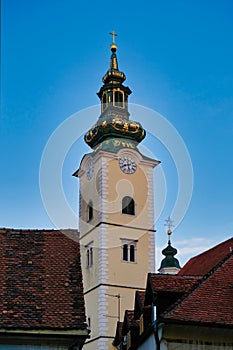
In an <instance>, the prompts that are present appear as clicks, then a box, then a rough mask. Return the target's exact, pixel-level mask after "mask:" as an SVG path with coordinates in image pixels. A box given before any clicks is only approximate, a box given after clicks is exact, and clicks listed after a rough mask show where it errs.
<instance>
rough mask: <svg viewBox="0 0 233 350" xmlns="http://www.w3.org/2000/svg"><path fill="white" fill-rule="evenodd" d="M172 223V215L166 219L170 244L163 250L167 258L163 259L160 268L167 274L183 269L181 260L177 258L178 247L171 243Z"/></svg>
mask: <svg viewBox="0 0 233 350" xmlns="http://www.w3.org/2000/svg"><path fill="white" fill-rule="evenodd" d="M172 223H173V221H172V220H171V218H170V216H169V218H168V219H167V220H166V226H167V235H168V245H167V247H166V248H165V249H163V250H162V254H163V255H164V256H165V258H164V259H163V260H162V261H161V265H160V268H159V270H158V271H159V272H160V273H166V274H172V275H173V274H176V273H178V272H179V270H180V269H181V267H180V263H179V260H178V259H176V258H175V255H176V254H177V249H176V248H173V247H172V245H171V240H170V237H171V234H172V230H171V228H172V226H173V225H172Z"/></svg>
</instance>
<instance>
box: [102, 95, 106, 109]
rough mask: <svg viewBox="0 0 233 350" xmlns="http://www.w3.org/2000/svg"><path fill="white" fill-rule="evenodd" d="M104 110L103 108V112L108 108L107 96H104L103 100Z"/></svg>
mask: <svg viewBox="0 0 233 350" xmlns="http://www.w3.org/2000/svg"><path fill="white" fill-rule="evenodd" d="M102 103H103V105H102V108H103V111H104V110H105V108H106V107H107V95H106V94H103V99H102Z"/></svg>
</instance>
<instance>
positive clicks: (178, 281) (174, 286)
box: [149, 273, 199, 293]
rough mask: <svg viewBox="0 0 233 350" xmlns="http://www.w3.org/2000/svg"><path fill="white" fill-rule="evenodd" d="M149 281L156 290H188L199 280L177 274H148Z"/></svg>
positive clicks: (181, 291)
mask: <svg viewBox="0 0 233 350" xmlns="http://www.w3.org/2000/svg"><path fill="white" fill-rule="evenodd" d="M149 279H150V283H151V285H152V288H153V290H154V291H156V292H173V293H174V292H175V293H184V292H188V291H189V290H190V289H191V288H192V287H193V285H194V284H195V283H196V282H197V281H198V280H199V278H198V277H194V276H186V277H184V276H178V275H168V274H167V275H160V274H155V273H151V274H149Z"/></svg>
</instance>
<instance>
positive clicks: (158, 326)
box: [154, 320, 164, 350]
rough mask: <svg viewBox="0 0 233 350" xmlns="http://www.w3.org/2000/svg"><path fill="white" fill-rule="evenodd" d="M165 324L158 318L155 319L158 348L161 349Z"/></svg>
mask: <svg viewBox="0 0 233 350" xmlns="http://www.w3.org/2000/svg"><path fill="white" fill-rule="evenodd" d="M163 325H164V323H160V322H159V321H158V320H156V321H154V337H155V342H156V350H160V343H161V340H162V335H163Z"/></svg>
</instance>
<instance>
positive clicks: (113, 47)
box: [110, 44, 117, 52]
mask: <svg viewBox="0 0 233 350" xmlns="http://www.w3.org/2000/svg"><path fill="white" fill-rule="evenodd" d="M110 49H111V51H112V52H116V50H117V46H116V44H112V45H111V46H110Z"/></svg>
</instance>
